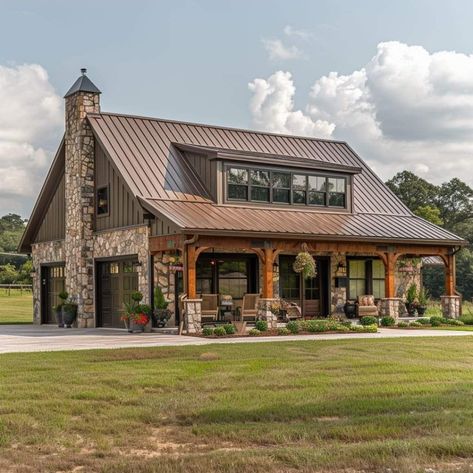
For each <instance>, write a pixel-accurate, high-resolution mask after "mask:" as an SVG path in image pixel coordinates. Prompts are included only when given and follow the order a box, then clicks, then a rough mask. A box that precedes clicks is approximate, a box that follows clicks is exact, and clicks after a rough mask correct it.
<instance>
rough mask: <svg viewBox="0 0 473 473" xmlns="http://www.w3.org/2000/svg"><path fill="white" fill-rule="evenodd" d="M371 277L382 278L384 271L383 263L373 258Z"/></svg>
mask: <svg viewBox="0 0 473 473" xmlns="http://www.w3.org/2000/svg"><path fill="white" fill-rule="evenodd" d="M372 264H373V278H374V279H384V276H385V271H384V263H383V262H382V261H381V260H379V259H375V260H373V263H372Z"/></svg>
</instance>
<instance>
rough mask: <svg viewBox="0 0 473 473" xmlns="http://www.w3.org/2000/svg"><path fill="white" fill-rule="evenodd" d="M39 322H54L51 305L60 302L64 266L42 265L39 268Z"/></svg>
mask: <svg viewBox="0 0 473 473" xmlns="http://www.w3.org/2000/svg"><path fill="white" fill-rule="evenodd" d="M41 285H42V287H41V301H42V307H41V322H42V323H43V324H55V323H56V315H55V312H54V310H53V307H54V306H55V305H57V304H59V303H60V299H59V293H60V292H62V291H64V287H65V279H64V266H63V265H58V266H43V267H42V268H41Z"/></svg>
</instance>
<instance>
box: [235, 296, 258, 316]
mask: <svg viewBox="0 0 473 473" xmlns="http://www.w3.org/2000/svg"><path fill="white" fill-rule="evenodd" d="M259 298H260V295H259V294H245V295H244V296H243V302H242V304H241V312H240V320H241V321H242V322H244V321H255V320H256V314H257V308H258V300H259Z"/></svg>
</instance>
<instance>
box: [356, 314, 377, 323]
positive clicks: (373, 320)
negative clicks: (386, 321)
mask: <svg viewBox="0 0 473 473" xmlns="http://www.w3.org/2000/svg"><path fill="white" fill-rule="evenodd" d="M360 324H361V325H378V319H377V318H376V317H373V316H371V315H368V316H365V317H362V318H361V319H360Z"/></svg>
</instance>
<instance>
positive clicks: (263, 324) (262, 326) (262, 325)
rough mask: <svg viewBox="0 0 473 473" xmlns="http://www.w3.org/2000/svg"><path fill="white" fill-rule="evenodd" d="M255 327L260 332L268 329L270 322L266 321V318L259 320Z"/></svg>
mask: <svg viewBox="0 0 473 473" xmlns="http://www.w3.org/2000/svg"><path fill="white" fill-rule="evenodd" d="M255 328H256V329H257V330H258V331H259V332H266V331H267V330H268V322H266V320H257V321H256V323H255Z"/></svg>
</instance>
